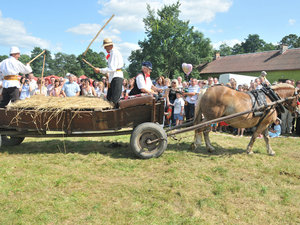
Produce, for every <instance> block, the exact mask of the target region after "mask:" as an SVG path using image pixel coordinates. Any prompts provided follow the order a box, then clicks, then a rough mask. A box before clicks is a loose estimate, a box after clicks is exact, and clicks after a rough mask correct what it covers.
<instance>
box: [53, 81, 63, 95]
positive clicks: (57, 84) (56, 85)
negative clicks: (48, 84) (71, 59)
mask: <svg viewBox="0 0 300 225" xmlns="http://www.w3.org/2000/svg"><path fill="white" fill-rule="evenodd" d="M61 88H62V86H61V85H60V81H59V79H55V80H54V87H53V88H52V89H51V90H50V96H54V97H62V94H61Z"/></svg>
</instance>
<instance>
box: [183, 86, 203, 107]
mask: <svg viewBox="0 0 300 225" xmlns="http://www.w3.org/2000/svg"><path fill="white" fill-rule="evenodd" d="M199 91H200V87H199V86H198V85H195V86H191V85H190V86H189V88H188V93H192V92H195V93H196V95H194V96H187V97H186V101H187V102H188V103H190V104H196V102H197V99H198V93H199Z"/></svg>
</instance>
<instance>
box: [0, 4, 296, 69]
mask: <svg viewBox="0 0 300 225" xmlns="http://www.w3.org/2000/svg"><path fill="white" fill-rule="evenodd" d="M173 3H176V1H175V0H151V1H149V0H147V1H140V0H85V1H82V0H81V1H79V0H77V1H76V0H51V1H49V0H26V1H24V0H14V1H4V0H2V1H1V4H0V55H7V54H8V53H9V49H10V47H11V46H18V47H19V48H20V50H21V54H29V55H30V52H31V51H32V49H33V48H34V47H36V46H37V47H40V48H42V49H44V48H46V49H48V50H50V51H51V53H52V54H55V53H57V52H63V53H67V54H75V55H76V56H77V55H79V54H81V53H83V52H84V51H85V50H86V48H87V46H88V45H89V43H90V41H91V40H92V39H93V38H94V36H95V35H96V34H97V32H98V31H99V30H100V28H101V27H102V26H103V25H104V24H105V22H106V21H107V20H108V19H109V18H110V17H111V16H112V15H113V14H114V15H115V16H114V18H113V19H112V20H111V22H110V23H109V24H108V25H107V26H106V27H105V29H104V30H103V31H102V32H101V33H100V35H99V37H98V38H97V39H96V40H95V42H94V43H93V44H92V45H91V49H92V50H93V51H96V52H100V51H103V52H104V49H103V48H102V46H101V45H102V41H103V39H104V38H106V37H110V38H112V40H113V42H114V43H115V46H116V48H118V49H119V50H120V51H121V53H122V55H123V58H124V60H125V63H126V65H128V63H129V62H128V60H127V58H128V57H129V55H130V53H131V51H132V50H136V49H138V48H139V46H138V41H140V40H144V38H145V29H144V23H143V18H145V17H146V16H147V9H146V7H147V4H149V5H150V7H151V8H152V9H154V10H157V9H161V8H162V7H163V5H170V4H173ZM180 3H181V6H180V10H181V13H180V19H182V20H184V21H190V26H194V28H195V29H196V30H198V31H200V32H202V33H203V34H204V36H205V37H206V38H209V39H210V40H211V44H212V45H213V47H214V48H215V49H218V47H219V46H220V45H221V44H222V43H226V44H228V45H229V46H233V45H234V44H236V43H241V42H242V41H244V40H245V39H246V38H247V37H248V35H249V34H258V35H259V36H260V38H261V39H263V40H264V41H266V42H268V43H270V42H271V43H273V44H277V43H278V42H279V41H280V40H281V39H282V38H283V37H284V36H286V35H289V34H296V35H298V36H300V13H299V9H300V1H299V0H285V1H282V0H181V1H180ZM187 63H188V62H187Z"/></svg>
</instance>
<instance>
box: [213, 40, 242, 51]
mask: <svg viewBox="0 0 300 225" xmlns="http://www.w3.org/2000/svg"><path fill="white" fill-rule="evenodd" d="M241 43H242V42H241V41H240V40H238V39H232V40H225V41H219V42H215V43H212V45H213V48H214V49H219V48H220V46H221V45H222V44H227V45H228V46H230V47H233V46H234V45H235V44H241Z"/></svg>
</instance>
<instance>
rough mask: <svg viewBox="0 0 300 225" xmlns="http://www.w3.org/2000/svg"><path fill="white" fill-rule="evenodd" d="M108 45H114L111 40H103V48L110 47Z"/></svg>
mask: <svg viewBox="0 0 300 225" xmlns="http://www.w3.org/2000/svg"><path fill="white" fill-rule="evenodd" d="M110 45H114V43H113V42H112V40H111V39H110V38H105V39H104V40H103V47H106V46H110Z"/></svg>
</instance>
